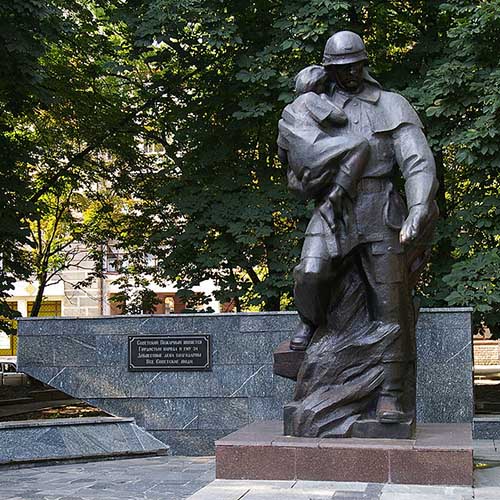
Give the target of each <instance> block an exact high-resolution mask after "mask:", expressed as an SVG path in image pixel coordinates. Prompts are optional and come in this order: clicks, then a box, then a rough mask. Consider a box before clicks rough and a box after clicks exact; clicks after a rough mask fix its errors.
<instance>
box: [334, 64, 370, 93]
mask: <svg viewBox="0 0 500 500" xmlns="http://www.w3.org/2000/svg"><path fill="white" fill-rule="evenodd" d="M364 65H365V63H364V61H359V62H355V63H352V64H335V65H331V66H327V67H326V71H327V72H328V75H329V76H330V78H331V79H332V80H333V81H335V83H336V84H337V85H338V86H339V87H340V88H341V89H343V90H347V91H349V92H358V91H359V90H361V86H362V85H363V68H364Z"/></svg>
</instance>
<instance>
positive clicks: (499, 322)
mask: <svg viewBox="0 0 500 500" xmlns="http://www.w3.org/2000/svg"><path fill="white" fill-rule="evenodd" d="M440 9H441V15H442V16H444V17H446V18H447V20H448V24H447V26H446V33H443V34H446V38H441V54H440V55H439V56H438V57H436V58H434V60H432V61H430V62H429V65H428V69H427V71H426V73H425V74H424V75H423V77H422V78H421V79H420V80H419V81H417V82H416V84H414V85H413V86H411V87H410V89H409V90H410V92H411V95H412V96H413V98H414V102H415V104H416V105H417V106H418V107H419V108H420V110H421V112H422V113H425V115H426V116H427V126H428V136H429V138H430V141H431V145H432V147H433V148H434V150H435V151H436V152H438V159H441V160H442V161H441V162H440V163H438V167H439V168H440V172H439V173H440V181H441V183H442V188H441V199H440V204H441V212H442V216H443V220H442V221H441V224H440V225H439V227H438V231H437V238H436V254H435V256H434V259H433V261H432V265H431V273H430V276H429V278H430V279H429V280H428V281H427V286H426V288H425V289H424V290H423V291H424V294H425V295H426V297H427V301H426V303H427V305H444V304H448V305H456V306H462V305H467V306H473V307H474V310H475V314H474V317H475V323H476V325H478V326H479V325H481V324H483V325H484V324H486V325H487V326H488V327H489V328H490V329H491V331H492V333H494V334H495V335H497V336H498V335H499V334H500V295H499V290H498V276H499V274H500V261H499V258H498V247H499V242H500V222H499V221H500V219H499V217H498V216H499V207H498V202H499V189H500V186H499V183H498V168H499V166H500V156H499V145H498V136H499V135H500V113H499V111H500V90H499V89H500V60H499V58H498V51H497V50H496V48H495V47H496V45H497V44H498V41H499V40H500V2H499V1H498V0H489V1H484V2H454V3H451V2H450V3H448V4H443V5H441V6H440Z"/></svg>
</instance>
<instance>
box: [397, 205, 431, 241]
mask: <svg viewBox="0 0 500 500" xmlns="http://www.w3.org/2000/svg"><path fill="white" fill-rule="evenodd" d="M428 217H429V209H428V207H427V206H426V205H415V206H413V207H411V209H410V213H409V214H408V217H407V218H406V220H405V221H404V223H403V227H402V228H401V231H400V232H399V241H400V242H401V243H402V244H408V243H410V242H411V241H412V240H414V239H415V238H416V237H417V236H418V235H419V234H420V233H421V231H422V228H423V227H424V225H425V222H426V221H427V219H428Z"/></svg>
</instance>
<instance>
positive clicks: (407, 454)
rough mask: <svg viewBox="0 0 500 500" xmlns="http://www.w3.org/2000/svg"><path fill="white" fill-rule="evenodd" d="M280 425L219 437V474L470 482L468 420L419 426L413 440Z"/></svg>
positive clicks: (266, 424) (258, 477)
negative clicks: (285, 429) (306, 432)
mask: <svg viewBox="0 0 500 500" xmlns="http://www.w3.org/2000/svg"><path fill="white" fill-rule="evenodd" d="M280 427H281V422H277V421H272V422H262V423H254V424H252V425H250V426H247V427H244V428H243V429H241V430H239V431H237V432H235V433H233V434H230V435H229V436H227V437H225V438H223V439H221V440H219V441H217V442H216V463H217V477H218V478H220V479H253V480H261V479H268V480H290V479H301V480H313V481H361V482H376V483H384V482H392V483H400V484H442V485H453V484H456V485H469V486H470V485H471V484H472V471H473V461H472V438H471V428H470V426H468V425H463V424H441V425H440V424H434V425H421V426H419V427H418V428H417V437H416V439H415V440H411V439H406V440H405V439H358V438H341V439H327V438H310V439H308V438H300V437H299V438H297V437H292V436H282V435H281V432H280ZM283 464H285V465H286V467H283ZM292 471H293V473H292Z"/></svg>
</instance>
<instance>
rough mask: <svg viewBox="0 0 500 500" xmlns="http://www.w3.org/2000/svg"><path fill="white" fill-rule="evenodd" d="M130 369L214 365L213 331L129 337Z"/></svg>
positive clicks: (178, 368) (199, 367) (202, 368)
mask: <svg viewBox="0 0 500 500" xmlns="http://www.w3.org/2000/svg"><path fill="white" fill-rule="evenodd" d="M128 360H129V363H128V369H129V371H163V370H173V371H184V370H198V371H205V370H207V371H208V370H211V369H212V350H211V344H210V335H137V336H129V338H128Z"/></svg>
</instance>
